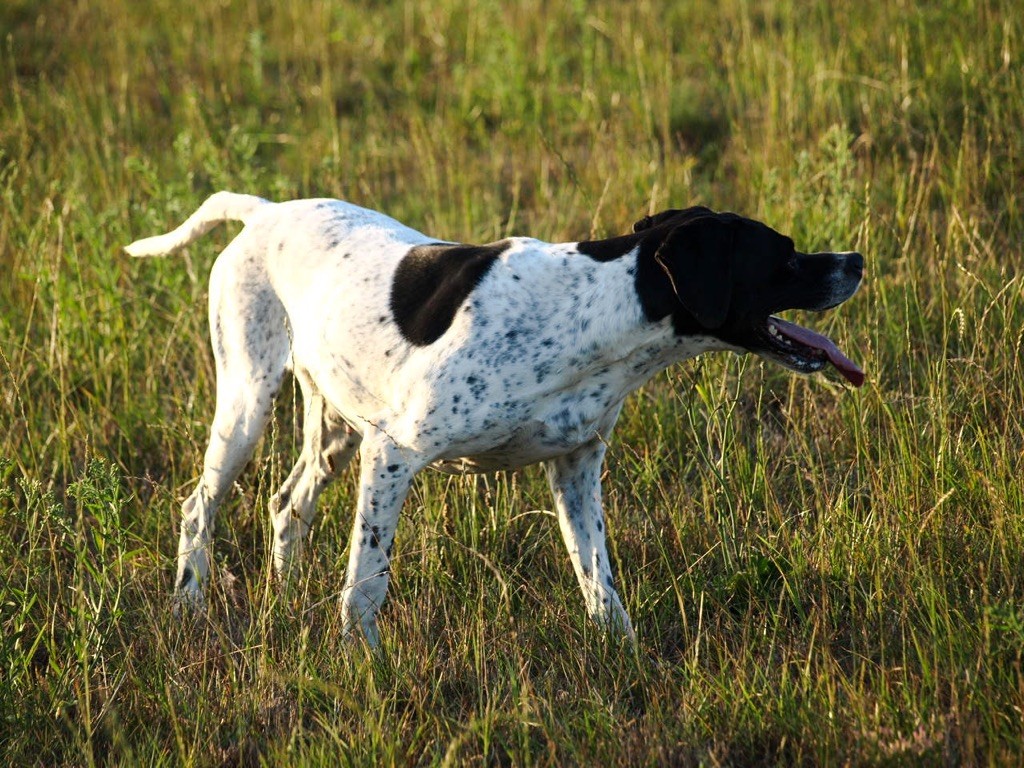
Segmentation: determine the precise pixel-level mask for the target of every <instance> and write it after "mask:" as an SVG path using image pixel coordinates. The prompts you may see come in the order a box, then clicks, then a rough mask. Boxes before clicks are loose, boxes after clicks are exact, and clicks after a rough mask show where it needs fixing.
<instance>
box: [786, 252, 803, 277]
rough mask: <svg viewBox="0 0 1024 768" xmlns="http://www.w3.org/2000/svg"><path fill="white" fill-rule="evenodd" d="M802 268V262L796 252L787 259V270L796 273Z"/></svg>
mask: <svg viewBox="0 0 1024 768" xmlns="http://www.w3.org/2000/svg"><path fill="white" fill-rule="evenodd" d="M798 269H800V263H799V262H798V261H797V258H796V254H794V255H792V256H790V257H789V258H788V259H786V271H787V272H789V273H791V274H796V271H797V270H798Z"/></svg>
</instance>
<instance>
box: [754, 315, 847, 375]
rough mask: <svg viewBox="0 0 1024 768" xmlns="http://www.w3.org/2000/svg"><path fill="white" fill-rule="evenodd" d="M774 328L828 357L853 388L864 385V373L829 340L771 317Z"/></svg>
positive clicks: (793, 324) (794, 324)
mask: <svg viewBox="0 0 1024 768" xmlns="http://www.w3.org/2000/svg"><path fill="white" fill-rule="evenodd" d="M768 322H770V323H771V324H772V325H774V326H775V329H776V330H777V331H778V332H779V333H781V334H782V335H783V336H785V337H787V338H789V339H792V340H793V341H796V342H799V343H800V344H803V345H804V346H807V347H811V348H812V349H820V350H821V351H822V352H824V353H825V355H826V356H827V357H828V361H829V362H830V363H832V365H834V366H835V367H836V370H838V371H839V372H840V373H841V374H843V376H844V377H845V378H846V380H847V381H848V382H850V383H851V384H853V386H855V387H859V386H860V385H861V384H863V383H864V371H862V370H861V369H860V368H859V367H858V366H857V364H856V363H855V362H853V361H852V360H851V359H850V358H848V357H847V356H846V355H844V354H843V353H842V352H841V351H840V350H839V347H837V346H836V345H835V344H834V343H833V342H832V340H831V339H829V338H827V337H825V336H822V335H821V334H820V333H815V332H814V331H811V330H808V329H807V328H804V327H802V326H799V325H797V324H796V323H790V322H788V321H786V320H781V319H779V318H777V317H772V318H770V319H769V321H768Z"/></svg>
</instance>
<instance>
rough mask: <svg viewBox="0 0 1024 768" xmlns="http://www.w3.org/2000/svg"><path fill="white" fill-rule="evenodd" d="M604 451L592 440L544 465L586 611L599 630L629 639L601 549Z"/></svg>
mask: <svg viewBox="0 0 1024 768" xmlns="http://www.w3.org/2000/svg"><path fill="white" fill-rule="evenodd" d="M604 452H605V446H604V443H602V442H601V441H600V440H593V441H591V442H589V443H587V444H586V445H583V446H581V447H579V448H577V449H576V450H575V451H573V452H572V453H568V454H566V455H565V456H560V457H558V458H557V459H553V460H551V461H548V462H547V463H546V465H545V466H546V469H547V475H548V482H549V483H550V485H551V492H552V493H553V494H554V496H555V505H556V507H557V509H558V525H559V528H561V530H562V538H563V539H565V546H566V547H567V548H568V550H569V557H570V558H571V559H572V565H573V569H574V570H575V571H576V578H577V579H578V580H579V583H580V587H581V588H582V589H583V598H584V600H585V601H586V606H587V613H588V614H589V615H590V617H591V618H592V619H594V620H595V621H597V622H598V623H599V624H601V625H602V626H604V627H607V628H608V629H610V630H613V631H618V632H621V633H622V634H624V635H626V636H627V637H629V638H630V639H631V640H633V639H635V635H634V633H633V625H632V624H631V623H630V621H629V615H628V614H627V613H626V609H625V608H623V607H622V601H621V600H620V599H619V595H618V593H617V592H616V591H615V586H614V580H613V578H612V569H611V563H610V562H609V561H608V550H607V547H606V546H605V527H604V511H603V509H602V507H601V465H602V462H603V461H604Z"/></svg>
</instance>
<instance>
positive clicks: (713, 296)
mask: <svg viewBox="0 0 1024 768" xmlns="http://www.w3.org/2000/svg"><path fill="white" fill-rule="evenodd" d="M633 230H634V232H636V233H637V235H633V237H637V236H638V235H639V236H640V243H639V244H640V253H639V257H638V258H639V262H638V270H637V291H638V293H639V294H640V297H641V301H642V302H643V304H644V311H645V312H646V313H647V315H648V316H649V317H651V318H652V319H660V318H664V317H666V316H669V315H671V316H672V319H673V324H674V327H675V329H676V332H677V333H680V334H708V335H713V336H715V337H716V338H719V339H721V340H722V341H723V342H725V343H726V344H728V345H730V346H734V347H739V348H741V349H745V350H747V351H750V352H754V353H756V354H759V355H762V356H764V357H767V358H769V359H771V360H774V361H775V362H777V363H780V364H782V365H784V366H786V367H787V368H791V369H793V370H795V371H799V372H801V373H811V372H813V371H819V370H821V369H822V368H824V367H825V365H826V363H829V362H831V363H832V364H833V365H834V366H835V367H836V369H837V370H838V371H839V372H840V373H841V374H842V375H843V376H844V377H845V378H846V379H847V380H848V381H850V383H852V384H854V385H855V386H860V385H861V384H862V383H863V381H864V374H863V372H862V371H861V370H860V369H859V368H858V367H857V366H856V365H855V364H854V363H853V362H851V361H850V360H849V359H848V358H847V357H846V356H845V355H843V353H842V352H840V351H839V349H838V348H837V347H836V345H835V344H833V343H832V342H831V341H830V340H829V339H827V338H826V337H824V336H822V335H820V334H817V333H815V332H813V331H810V330H808V329H806V328H801V327H800V326H798V325H794V324H793V323H789V322H787V321H785V320H782V319H780V318H777V317H775V316H774V314H775V313H777V312H781V311H784V310H787V309H805V310H814V311H821V310H825V309H830V308H831V307H834V306H836V305H838V304H841V303H842V302H844V301H846V300H847V299H848V298H850V297H851V296H852V295H853V294H854V293H855V292H856V290H857V287H858V286H859V285H860V281H861V276H862V274H863V271H864V258H863V257H862V256H861V255H860V254H859V253H852V252H850V253H801V252H800V251H797V250H796V249H795V248H794V246H793V241H792V240H790V239H789V238H788V237H786V236H784V235H781V234H779V233H778V232H776V231H775V230H773V229H771V228H770V227H768V226H766V225H764V224H762V223H760V222H757V221H753V220H752V219H747V218H744V217H742V216H739V215H737V214H734V213H715V212H714V211H711V210H709V209H707V208H687V209H686V210H679V211H675V210H673V211H665V212H663V213H659V214H656V215H654V216H648V217H645V218H644V219H641V220H640V221H638V222H637V223H636V224H635V225H634V227H633Z"/></svg>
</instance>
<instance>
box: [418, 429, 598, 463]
mask: <svg viewBox="0 0 1024 768" xmlns="http://www.w3.org/2000/svg"><path fill="white" fill-rule="evenodd" d="M599 434H600V431H599V430H598V429H596V428H590V429H581V428H580V427H579V426H577V427H574V428H573V429H572V430H560V429H558V428H552V426H551V425H549V424H546V423H544V422H542V421H530V422H527V423H525V424H520V425H518V426H516V427H515V428H514V429H513V430H512V435H511V437H510V438H509V439H507V440H506V441H505V442H503V443H501V444H500V445H497V446H495V447H493V448H489V449H486V450H481V451H474V452H473V453H472V454H471V455H466V456H462V455H459V456H456V457H454V458H441V459H438V460H437V461H434V462H432V463H431V465H430V466H431V467H433V468H434V469H438V470H440V471H442V472H446V473H448V474H452V475H464V474H473V473H478V472H500V471H502V470H506V469H517V468H518V467H525V466H528V465H530V464H536V463H537V462H540V461H545V460H546V459H552V458H554V457H556V456H562V455H564V454H566V453H568V452H570V451H572V450H573V449H574V448H577V447H579V446H580V445H581V444H583V443H586V442H589V441H590V440H592V439H594V437H596V436H598V435H599ZM456 450H457V449H456Z"/></svg>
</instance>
